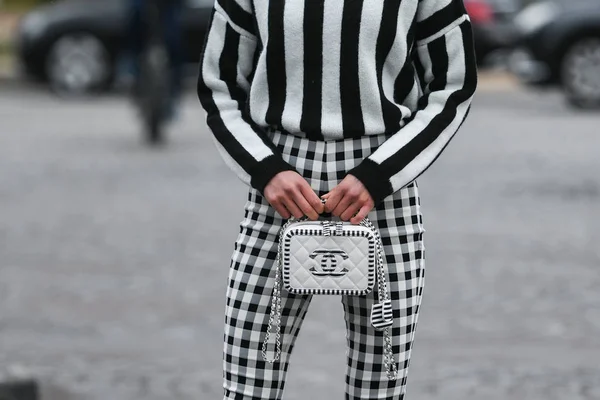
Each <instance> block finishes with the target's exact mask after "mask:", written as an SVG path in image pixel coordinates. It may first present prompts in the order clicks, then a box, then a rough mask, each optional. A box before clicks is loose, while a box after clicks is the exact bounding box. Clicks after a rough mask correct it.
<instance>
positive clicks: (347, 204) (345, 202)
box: [333, 193, 353, 217]
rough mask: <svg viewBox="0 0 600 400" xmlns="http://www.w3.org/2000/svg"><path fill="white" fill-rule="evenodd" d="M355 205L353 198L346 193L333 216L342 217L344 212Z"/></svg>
mask: <svg viewBox="0 0 600 400" xmlns="http://www.w3.org/2000/svg"><path fill="white" fill-rule="evenodd" d="M352 203H353V199H352V197H350V196H348V193H344V197H342V199H341V200H340V202H339V203H338V205H337V206H336V207H335V209H334V210H333V215H335V216H336V217H341V216H342V214H343V213H344V211H346V210H347V209H348V207H350V206H351V205H352Z"/></svg>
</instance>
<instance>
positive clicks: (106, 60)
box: [45, 32, 115, 95]
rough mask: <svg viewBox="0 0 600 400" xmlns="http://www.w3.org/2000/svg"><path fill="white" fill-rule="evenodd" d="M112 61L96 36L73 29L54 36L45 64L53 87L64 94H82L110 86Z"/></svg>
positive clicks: (112, 74)
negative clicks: (70, 31) (73, 30)
mask: <svg viewBox="0 0 600 400" xmlns="http://www.w3.org/2000/svg"><path fill="white" fill-rule="evenodd" d="M113 64H114V63H113V62H112V60H111V57H110V55H109V52H108V51H107V49H106V47H105V45H104V43H103V42H102V41H101V40H100V39H99V38H98V37H97V36H95V35H93V34H91V33H87V32H72V33H65V34H62V35H61V36H59V37H57V38H56V39H55V40H54V42H53V43H52V45H51V47H50V50H49V52H48V56H47V58H46V63H45V68H46V76H47V78H48V81H49V83H50V86H51V88H52V90H53V91H55V92H56V93H58V94H61V95H80V94H87V93H90V92H98V91H104V90H106V89H108V87H109V86H110V85H111V83H112V81H113V79H114V76H115V70H114V65H113Z"/></svg>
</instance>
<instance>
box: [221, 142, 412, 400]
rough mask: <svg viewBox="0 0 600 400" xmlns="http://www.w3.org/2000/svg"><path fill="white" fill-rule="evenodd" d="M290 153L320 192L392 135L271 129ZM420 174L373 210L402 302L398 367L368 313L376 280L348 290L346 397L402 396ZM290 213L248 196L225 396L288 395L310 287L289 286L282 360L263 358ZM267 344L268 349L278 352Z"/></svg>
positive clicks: (238, 249)
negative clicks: (361, 290) (367, 289)
mask: <svg viewBox="0 0 600 400" xmlns="http://www.w3.org/2000/svg"><path fill="white" fill-rule="evenodd" d="M270 135H271V138H272V140H273V142H274V143H275V144H276V145H277V146H278V148H279V149H280V150H281V152H282V154H283V157H284V159H285V160H286V161H287V162H289V163H290V164H291V165H293V166H295V167H296V170H297V171H298V172H299V173H300V174H302V175H303V176H304V177H305V178H306V179H307V181H308V182H309V183H310V185H311V187H312V188H313V189H314V190H315V191H316V192H317V194H318V195H319V196H320V195H322V194H325V193H327V192H328V191H330V190H331V189H332V188H333V187H334V186H335V185H337V184H338V183H339V182H340V181H341V179H342V178H343V177H344V175H345V172H346V171H348V170H350V169H352V168H353V167H354V166H356V165H357V164H358V163H359V162H360V161H361V160H363V159H364V158H365V157H367V156H368V155H370V154H371V153H372V152H373V151H374V150H375V149H376V148H377V147H378V146H379V145H380V144H381V143H383V141H384V140H385V139H386V137H385V136H366V137H362V138H359V139H343V140H334V141H312V140H309V139H306V138H302V137H298V136H292V135H289V134H283V133H279V132H272V133H270ZM419 203H420V202H419V196H418V192H417V186H416V183H412V184H410V185H409V186H407V187H406V188H404V189H401V190H400V191H398V192H396V193H395V194H393V195H392V196H388V197H387V198H386V199H385V200H384V201H383V202H382V203H381V204H379V205H378V206H377V207H376V209H375V210H373V211H372V212H371V213H370V214H369V218H370V219H371V221H372V222H373V224H374V225H375V226H376V227H378V229H379V231H380V234H381V237H382V241H383V245H384V251H385V259H386V261H387V270H388V282H389V291H390V296H391V299H392V304H393V308H394V325H393V327H392V331H391V332H392V344H393V349H394V356H395V358H396V361H397V362H398V369H399V372H400V377H399V379H398V380H397V381H388V378H387V375H386V370H385V365H384V361H383V360H384V359H383V343H384V341H383V334H382V333H381V332H378V331H375V330H374V329H373V328H372V327H371V325H370V321H369V317H370V315H369V313H370V309H371V305H372V304H373V302H374V300H375V296H376V293H377V290H374V291H373V292H372V293H371V294H370V295H368V296H363V297H356V296H341V301H342V304H343V308H344V313H345V320H346V339H347V349H348V350H347V355H348V359H347V360H348V361H347V375H346V399H348V400H358V399H360V400H363V399H388V400H392V399H393V400H401V399H403V397H404V393H405V389H406V376H407V372H408V364H409V361H410V355H411V349H412V344H413V340H414V334H415V328H416V324H417V318H418V315H419V306H420V304H421V298H422V293H423V284H424V246H423V232H424V229H423V223H422V217H421V211H420V205H419ZM284 222H285V221H284V220H282V218H281V217H280V216H279V214H276V212H275V210H274V209H273V208H272V207H271V206H270V205H269V204H268V203H267V201H266V200H265V199H264V198H263V197H262V196H261V195H260V193H258V192H257V191H256V190H254V189H250V193H249V195H248V201H247V203H246V205H245V217H244V219H243V221H242V222H241V226H240V234H239V236H238V238H237V240H236V243H235V248H234V253H233V256H232V261H231V267H230V271H229V285H228V288H227V304H226V312H225V313H226V315H225V344H224V359H223V368H224V372H223V378H224V389H225V397H224V399H227V400H259V399H260V400H266V399H272V400H275V399H281V398H282V394H283V388H284V385H285V377H286V372H287V369H288V363H289V359H290V355H291V353H292V349H293V347H294V343H295V339H296V336H297V335H298V331H299V330H300V326H301V325H302V321H303V319H304V317H305V315H306V313H307V310H308V306H309V303H310V300H311V296H306V295H302V296H301V295H292V294H290V293H288V292H286V291H285V290H283V291H282V297H283V298H282V309H283V310H282V318H281V347H282V354H281V358H280V360H279V361H277V362H275V363H273V364H270V363H268V362H265V361H264V360H263V358H262V353H261V351H262V342H263V340H264V337H265V333H266V331H267V325H268V321H269V314H270V310H271V307H270V304H271V301H270V300H271V295H272V291H273V282H274V277H275V269H274V260H275V256H276V254H277V241H276V240H277V233H278V231H279V229H280V227H281V226H282V225H283V223H284ZM273 348H274V346H273V344H272V343H270V344H269V353H268V355H269V357H270V358H272V357H273V355H274V354H273Z"/></svg>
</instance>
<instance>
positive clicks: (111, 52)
mask: <svg viewBox="0 0 600 400" xmlns="http://www.w3.org/2000/svg"><path fill="white" fill-rule="evenodd" d="M213 3H214V0H186V1H185V10H184V12H183V19H184V21H183V24H184V41H185V44H184V47H185V48H184V56H185V61H186V62H189V63H195V62H198V60H199V56H200V51H201V49H202V44H203V42H204V35H205V32H206V28H207V25H208V20H209V18H210V12H211V8H212V6H213ZM127 29H128V26H127V1H126V0H58V1H54V2H52V3H49V4H47V5H44V6H41V7H38V8H36V9H34V10H33V11H32V12H30V13H28V14H27V15H25V16H24V17H23V19H22V20H21V23H20V26H19V29H18V31H17V40H16V42H17V43H16V44H17V49H18V54H19V61H20V64H21V66H22V69H23V70H24V71H25V72H26V74H28V75H30V76H34V77H37V78H40V79H42V80H43V81H47V82H48V83H50V85H51V86H52V87H53V88H55V89H56V90H58V91H61V92H70V93H73V92H74V93H81V92H88V91H93V90H103V89H106V88H108V87H109V86H110V85H111V83H113V81H114V80H115V78H116V77H117V71H118V65H119V63H120V61H121V57H122V55H123V54H122V53H123V51H124V50H125V43H126V36H127Z"/></svg>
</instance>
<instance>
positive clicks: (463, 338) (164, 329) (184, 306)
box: [0, 89, 600, 400]
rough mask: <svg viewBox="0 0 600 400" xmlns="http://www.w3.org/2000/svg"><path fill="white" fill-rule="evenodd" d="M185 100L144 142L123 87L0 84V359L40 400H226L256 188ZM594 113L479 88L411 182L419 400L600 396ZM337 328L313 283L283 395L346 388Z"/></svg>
mask: <svg viewBox="0 0 600 400" xmlns="http://www.w3.org/2000/svg"><path fill="white" fill-rule="evenodd" d="M199 110H200V109H199V106H198V104H197V102H196V101H195V99H194V98H193V96H190V99H189V101H187V102H186V104H185V109H184V111H183V115H182V119H181V121H180V122H179V123H178V124H177V125H176V126H174V127H173V132H172V133H171V143H170V145H169V146H168V147H166V148H164V149H162V150H149V149H148V148H145V147H144V146H143V145H141V143H140V140H139V137H138V132H137V128H136V121H135V119H134V116H133V113H132V110H131V109H130V107H129V106H128V104H127V102H126V101H125V100H123V99H119V98H113V97H107V98H103V99H100V100H94V101H82V100H71V101H67V100H62V101H61V100H56V99H54V98H52V97H50V96H48V95H45V94H40V93H35V92H32V91H26V92H23V91H13V90H6V89H3V90H2V91H0V204H1V207H0V366H4V367H6V366H15V365H21V366H24V367H26V368H29V369H30V370H31V371H32V372H33V373H34V374H35V375H36V376H39V377H40V378H41V380H42V382H43V395H44V399H50V400H69V399H85V400H87V399H90V400H91V399H94V400H96V399H102V400H106V399H110V400H137V399H144V400H154V399H156V400H159V399H160V400H162V399H165V400H166V399H182V400H188V399H207V400H208V399H220V398H221V389H220V388H221V371H220V368H221V347H222V346H221V341H222V321H223V316H222V312H223V309H224V291H225V285H226V276H227V267H228V259H229V256H230V252H231V250H232V243H233V240H234V239H235V237H236V235H237V231H238V229H237V224H238V222H239V220H240V218H241V217H242V206H243V203H244V201H245V188H244V187H243V185H242V184H241V183H239V182H238V181H237V179H236V178H235V177H234V175H233V174H232V173H230V172H229V170H228V169H227V168H226V167H225V166H224V164H223V162H222V161H221V159H220V158H219V156H218V155H217V153H216V151H215V149H214V147H213V144H212V142H211V140H210V138H209V136H208V135H207V132H206V128H205V126H204V124H203V116H202V114H201V112H200V111H199ZM599 127H600V114H598V113H596V114H594V113H581V112H574V111H570V110H568V109H567V108H566V107H565V106H564V105H563V102H562V100H561V99H560V98H559V97H558V96H557V95H554V94H548V95H545V94H544V95H534V94H529V93H524V92H520V91H513V92H502V93H490V92H482V93H480V94H479V95H478V98H477V100H476V102H475V106H474V108H473V111H472V114H471V117H470V119H469V121H468V122H467V123H466V124H465V126H464V129H463V130H462V132H461V133H460V134H459V136H458V137H457V138H456V139H455V141H454V143H453V144H452V145H451V146H450V147H449V148H448V149H447V151H446V153H445V154H444V156H443V157H441V158H440V160H439V161H438V162H437V163H436V165H435V166H434V167H432V168H431V169H430V170H429V171H428V172H427V174H426V175H425V176H424V177H423V178H422V179H421V180H420V182H419V183H420V188H421V194H422V197H423V201H422V202H423V209H424V213H425V225H426V228H427V233H426V240H427V256H428V258H427V268H428V270H427V271H428V272H427V284H426V292H425V293H426V297H425V300H424V304H423V309H422V316H421V318H420V321H419V329H418V337H417V342H416V346H415V350H414V353H413V361H412V365H411V373H410V377H409V387H408V396H407V398H408V399H409V400H442V399H443V400H454V399H456V400H458V399H460V400H479V399H483V400H488V399H489V400H496V399H498V400H499V399H506V398H511V399H518V400H552V399H561V400H565V399H567V400H579V399H586V400H588V399H600V363H599V362H598V359H600V290H599V284H600V274H599V272H598V271H599V269H600V250H599V247H598V243H599V241H600V228H599V227H600V210H599V208H598V202H599V200H600V178H599V172H600V158H599V157H598V149H599V148H600V129H599ZM344 346H345V344H344V324H343V316H342V309H341V305H340V303H339V300H338V299H336V298H319V299H315V300H314V302H313V304H312V305H311V309H310V311H309V316H308V318H307V320H306V322H305V324H304V326H303V329H302V331H301V334H300V337H299V340H298V343H297V347H296V350H295V354H294V356H293V359H292V360H293V363H292V366H291V369H290V374H289V381H288V384H287V387H286V393H285V398H286V399H288V400H300V399H306V398H312V399H335V398H338V399H341V398H343V392H344V385H343V375H344V368H343V365H344V351H345V347H344Z"/></svg>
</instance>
